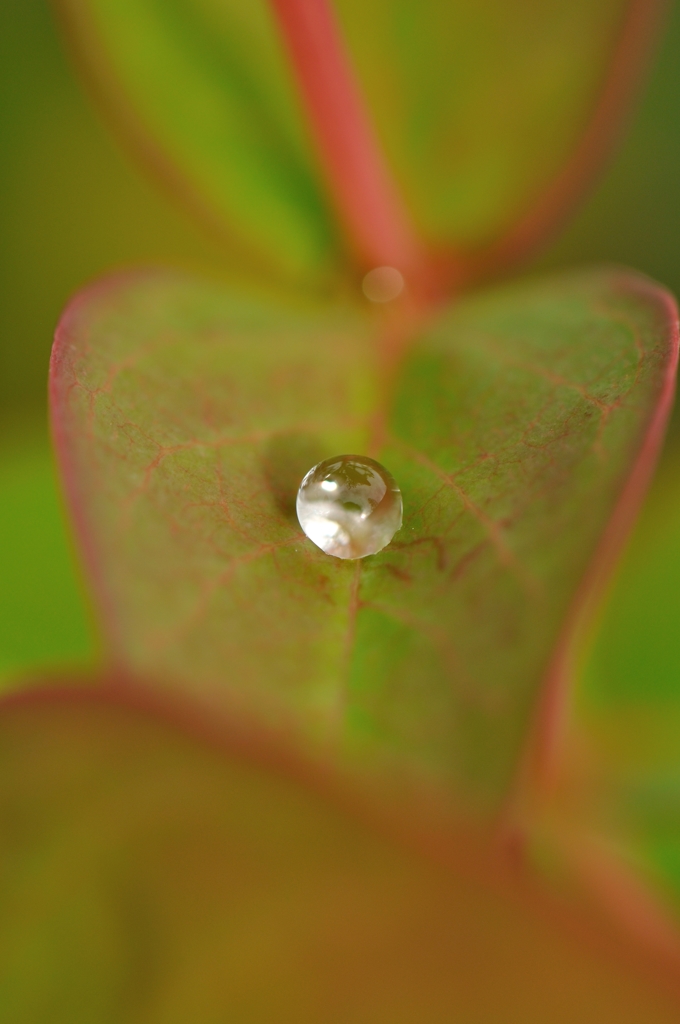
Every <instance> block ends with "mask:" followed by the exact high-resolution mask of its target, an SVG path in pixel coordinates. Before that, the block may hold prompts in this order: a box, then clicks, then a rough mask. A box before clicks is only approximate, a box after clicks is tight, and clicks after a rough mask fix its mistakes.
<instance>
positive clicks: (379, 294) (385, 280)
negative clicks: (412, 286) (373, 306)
mask: <svg viewBox="0 0 680 1024" xmlns="http://www.w3.org/2000/svg"><path fill="white" fill-rule="evenodd" d="M361 287H362V289H363V293H364V295H365V296H366V298H367V299H369V300H370V301H371V302H392V300H393V299H396V298H398V297H399V296H400V295H401V293H402V292H403V290H404V278H403V277H402V275H401V274H400V273H399V271H398V270H397V268H396V267H374V268H373V270H369V272H368V273H367V274H366V276H365V277H364V279H363V281H362V282H361Z"/></svg>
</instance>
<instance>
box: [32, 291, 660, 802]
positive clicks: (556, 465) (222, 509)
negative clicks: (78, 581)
mask: <svg viewBox="0 0 680 1024" xmlns="http://www.w3.org/2000/svg"><path fill="white" fill-rule="evenodd" d="M403 315H405V313H403V314H402V318H403ZM402 326H403V325H402ZM385 330H387V331H388V333H387V338H389V336H390V335H389V330H390V328H389V325H388V327H387V328H386V327H385V324H384V323H383V322H382V321H381V320H379V319H377V318H375V317H370V316H369V315H368V314H366V313H365V312H364V311H362V310H360V309H355V308H349V307H347V308H337V309H329V308H328V307H315V306H312V305H309V304H307V305H305V304H303V303H302V302H300V303H299V304H297V305H295V304H294V303H293V301H292V300H290V299H288V300H287V302H284V301H283V300H276V299H274V298H271V297H270V298H267V297H264V296H262V295H259V296H251V297H248V296H245V295H238V294H236V293H234V292H233V291H232V292H229V291H226V290H223V289H222V288H220V287H219V286H212V285H210V284H207V283H203V282H201V281H199V280H193V279H190V278H184V277H180V276H176V275H164V274H160V273H159V274H156V275H146V276H145V275H137V276H128V277H123V278H115V279H112V280H110V281H109V282H108V283H107V282H105V283H103V284H101V285H99V286H97V287H95V288H94V289H92V290H90V291H89V292H85V293H83V295H82V296H81V297H80V298H79V299H78V300H77V301H76V302H75V303H74V304H73V306H72V307H71V308H70V310H69V311H67V313H66V315H65V318H64V320H63V321H62V324H61V327H60V330H59V332H58V340H57V344H56V348H55V354H54V359H53V378H52V396H53V415H54V422H55V428H56V431H57V439H58V445H59V447H60V452H61V464H62V470H63V472H64V474H65V479H66V481H67V488H68V492H69V494H70V500H71V505H72V510H73V514H74V516H75V519H76V522H77V524H78V526H79V530H80V540H81V545H82V547H83V550H84V552H85V555H86V557H87V559H88V563H89V569H90V574H91V578H92V580H93V582H94V585H95V588H96V591H97V600H98V604H99V610H100V613H101V615H102V616H103V618H104V620H105V628H106V631H107V633H108V638H109V644H110V648H111V651H112V654H113V657H114V658H115V659H116V660H117V661H118V662H119V663H122V664H124V665H127V666H128V668H131V669H132V670H133V671H134V672H135V673H138V674H141V675H142V676H151V677H152V678H153V677H157V678H158V680H159V682H160V684H161V685H162V686H168V685H170V686H171V687H175V688H176V687H179V688H180V689H182V690H184V691H185V692H187V693H190V694H191V695H192V696H194V697H197V698H199V699H200V700H201V701H202V703H203V705H204V707H207V708H208V709H210V710H211V713H214V712H215V711H217V710H220V711H222V712H223V713H224V712H226V713H229V711H230V710H233V709H234V708H240V709H241V710H243V709H244V708H245V709H246V710H247V711H248V712H249V713H253V712H255V713H256V714H257V715H259V716H260V717H261V718H262V719H263V720H264V721H266V722H269V723H270V724H274V725H276V727H277V728H280V729H282V730H283V731H287V730H288V731H292V732H293V733H294V734H295V735H296V736H297V737H298V740H299V741H300V742H302V743H303V744H304V745H309V744H311V745H312V748H313V749H319V747H321V748H323V747H326V748H328V747H330V748H332V749H334V750H336V751H337V752H338V755H339V756H340V757H341V758H347V757H349V758H350V760H351V761H352V762H353V763H354V764H355V765H356V764H361V765H362V770H364V771H366V770H368V771H369V772H370V771H371V770H372V769H374V768H375V767H376V766H377V765H380V764H383V763H387V764H392V765H394V764H398V765H401V770H405V771H406V772H407V774H415V777H416V778H423V777H424V778H426V779H431V780H434V781H435V783H436V785H437V786H438V787H439V788H442V787H443V788H444V790H445V791H448V792H449V794H451V793H452V794H453V795H454V796H455V798H456V799H458V800H460V799H462V800H464V801H465V802H467V803H470V804H472V805H474V806H476V807H477V808H478V809H489V808H490V807H495V806H497V805H498V802H499V800H501V799H502V798H503V796H504V795H506V794H507V789H508V786H509V785H510V784H511V782H512V780H513V778H514V776H515V774H516V770H517V761H518V757H519V754H520V750H521V748H522V745H523V744H524V743H526V738H527V730H528V728H529V724H530V722H531V721H533V718H534V716H535V704H536V700H537V694H538V692H539V687H540V683H541V680H542V678H543V677H544V675H545V673H546V671H547V669H548V665H549V661H550V655H551V650H552V648H553V646H554V644H555V642H556V639H557V636H558V633H559V631H560V626H561V623H562V621H563V619H564V617H565V614H566V612H567V609H568V608H570V607H571V605H572V602H573V599H574V592H575V589H576V587H577V585H578V584H579V582H580V580H581V579H582V577H583V574H584V571H585V569H586V567H587V566H588V564H589V562H590V560H591V559H592V557H593V553H594V550H595V547H596V544H597V541H598V538H599V537H600V534H601V533H602V531H603V529H604V528H605V526H606V524H607V521H608V520H609V518H610V516H611V515H612V511H613V508H614V506H615V504H616V503H617V500H618V498H619V495H620V494H621V493H622V488H623V486H624V482H625V481H626V478H627V476H628V474H629V473H630V472H631V466H632V464H633V462H634V461H635V460H636V459H637V458H638V454H639V453H640V452H641V448H642V445H643V440H644V439H645V438H646V437H647V441H645V449H644V459H645V460H646V461H647V462H649V460H650V459H651V458H652V456H653V450H652V449H653V447H654V444H653V442H654V438H656V434H655V435H654V438H652V441H651V442H650V440H649V437H648V431H649V430H650V424H652V422H655V428H654V429H655V430H657V433H658V427H659V426H660V423H661V420H660V419H659V414H661V415H663V412H664V409H665V408H666V407H667V404H668V398H669V391H668V387H667V384H668V374H669V371H670V369H672V360H673V334H672V332H673V322H672V320H671V319H670V311H669V305H668V299H667V297H666V296H665V294H664V293H663V292H661V291H660V290H658V289H657V288H656V287H655V286H654V285H652V284H651V283H650V282H648V281H647V280H646V279H643V278H640V277H636V276H635V275H633V274H630V273H628V272H623V271H613V272H604V271H598V272H591V273H589V274H588V273H587V274H581V275H569V276H565V277H562V278H555V279H548V280H546V281H544V282H539V283H535V284H524V285H515V286H513V287H512V288H507V289H504V290H501V291H499V292H497V293H492V294H487V295H486V296H483V297H481V296H480V297H478V298H474V299H472V300H468V302H467V303H465V304H461V305H459V306H457V307H456V309H455V310H449V311H442V312H440V313H439V315H438V317H436V318H435V319H434V320H432V321H431V322H428V323H427V324H425V325H422V326H420V327H415V326H414V327H413V331H414V339H415V340H414V343H413V345H412V347H411V349H410V350H409V351H408V353H407V355H406V357H405V361H404V363H403V365H402V367H401V370H400V372H399V373H398V376H397V378H396V379H395V380H394V382H393V386H392V389H391V393H390V394H386V383H385V382H386V381H388V380H389V375H390V372H391V371H390V369H389V367H390V365H391V363H390V361H391V359H392V355H391V354H390V353H389V352H388V351H387V350H385V349H384V348H382V347H381V345H380V343H379V342H380V337H381V332H382V334H383V335H384V332H385ZM383 341H384V337H383ZM371 342H376V343H377V344H373V345H371ZM381 353H382V356H381ZM385 360H386V361H385ZM664 403H665V405H664ZM657 406H659V408H658V409H657ZM655 417H656V419H655ZM367 450H368V451H369V452H370V453H371V454H374V455H376V456H377V457H378V458H379V459H380V460H381V461H382V462H384V464H385V465H386V466H387V467H388V468H389V469H390V470H391V471H392V472H393V474H394V476H395V478H396V480H397V482H398V483H399V485H400V486H401V489H402V491H403V495H404V502H405V522H404V527H403V529H402V531H401V532H400V533H399V534H397V536H396V538H395V540H394V541H393V543H392V544H391V546H390V547H388V548H387V549H386V550H385V551H383V552H381V553H380V554H379V555H376V556H372V557H370V558H368V559H365V560H362V561H360V562H355V563H347V562H342V561H340V560H338V559H333V558H331V557H329V556H327V555H325V554H323V553H322V552H321V551H319V549H317V548H316V547H314V545H312V544H311V542H309V541H307V540H306V539H305V538H304V537H303V536H302V534H301V533H300V530H299V527H298V525H297V522H296V521H295V518H294V515H293V514H292V504H293V501H294V497H295V491H296V489H297V486H298V482H299V480H300V479H301V477H302V475H303V473H304V472H305V471H306V469H308V468H309V466H310V465H311V463H313V462H314V461H316V460H317V459H318V458H323V457H330V456H331V455H335V454H339V453H341V452H352V451H354V452H365V451H367ZM626 500H627V501H628V500H629V499H626ZM633 504H634V503H633ZM626 509H627V511H626V514H632V511H633V510H632V508H630V509H628V507H627V506H626ZM624 511H625V510H624ZM621 514H622V513H621V511H620V510H619V513H618V515H619V527H617V528H620V520H621Z"/></svg>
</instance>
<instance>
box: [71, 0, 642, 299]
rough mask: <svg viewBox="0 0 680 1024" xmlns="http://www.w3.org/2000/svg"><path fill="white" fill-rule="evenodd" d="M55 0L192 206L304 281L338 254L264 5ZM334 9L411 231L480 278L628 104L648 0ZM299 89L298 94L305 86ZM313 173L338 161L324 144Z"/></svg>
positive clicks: (555, 200) (372, 4)
mask: <svg viewBox="0 0 680 1024" xmlns="http://www.w3.org/2000/svg"><path fill="white" fill-rule="evenodd" d="M58 6H59V9H60V10H61V11H62V13H63V15H64V17H65V21H66V24H67V27H68V29H69V31H70V34H71V37H72V39H73V40H75V43H76V46H77V49H78V50H79V51H80V54H81V59H82V61H83V63H84V65H85V67H86V70H87V73H88V76H89V77H90V78H91V79H92V80H93V81H94V83H95V85H96V87H97V89H98V91H99V92H100V93H101V94H102V95H103V97H104V99H105V102H106V106H107V108H108V109H109V110H112V111H114V112H115V113H116V114H117V118H118V121H119V122H120V123H122V124H123V125H124V126H125V128H126V131H127V134H128V136H131V137H132V139H133V141H135V143H136V144H137V146H138V148H140V149H141V150H142V151H143V152H144V153H145V154H146V156H147V158H148V159H149V158H150V159H151V160H152V162H153V163H154V164H155V165H156V166H157V167H165V170H166V177H167V176H169V178H170V180H171V181H174V183H175V185H177V186H179V187H180V188H181V190H182V191H183V192H185V193H187V192H188V193H190V194H191V195H192V196H193V197H194V198H193V202H194V205H197V206H198V207H200V208H202V209H203V211H204V213H206V212H207V214H208V215H209V216H210V217H211V218H212V219H213V220H216V221H217V222H219V223H220V224H222V225H223V226H227V227H228V228H229V230H230V231H231V232H232V234H233V235H235V236H236V237H238V238H240V239H241V241H242V242H245V243H247V244H248V246H249V247H250V248H251V249H252V250H254V251H257V252H258V253H259V254H260V255H261V256H263V257H264V259H265V260H266V261H268V262H269V263H270V264H271V265H275V266H276V267H278V268H279V269H283V270H284V271H285V272H287V273H288V274H297V275H300V276H302V277H305V278H307V279H310V278H316V279H317V280H318V279H319V277H321V278H323V277H324V276H327V275H329V274H331V273H333V272H334V271H335V270H337V268H338V266H342V265H343V264H344V263H345V260H346V256H345V254H344V250H343V245H342V243H341V241H340V239H339V236H338V232H337V228H336V226H335V217H334V214H333V213H332V212H331V209H330V206H329V199H328V197H327V194H326V192H327V185H328V182H324V173H322V170H321V166H322V163H323V157H324V156H326V157H328V154H327V153H326V154H324V152H323V145H322V144H320V143H319V140H318V139H316V140H315V138H314V134H315V132H316V131H317V130H318V127H319V126H318V124H317V125H316V127H314V124H313V118H311V117H310V113H309V110H308V109H307V108H308V105H309V103H310V95H309V94H308V95H307V97H306V99H304V98H302V95H301V93H300V91H299V85H298V82H297V81H296V76H295V70H294V67H293V62H292V58H291V56H290V54H289V53H288V52H287V49H286V46H287V44H284V41H283V35H282V32H281V28H280V26H279V24H278V22H277V20H276V18H275V17H274V15H273V13H272V9H271V8H272V7H273V6H275V5H274V4H270V2H269V0H248V3H247V4H244V3H237V2H235V0H163V2H159V0H87V2H84V0H58ZM288 6H289V7H291V6H296V7H299V5H290V4H289V5H288ZM303 6H304V5H303ZM334 8H335V10H336V13H337V16H338V19H339V24H340V29H341V37H342V38H343V39H344V44H343V43H342V42H341V44H340V49H341V50H342V49H343V48H344V45H346V47H347V50H348V53H349V60H350V64H351V65H352V66H353V67H354V68H355V70H356V73H357V75H358V84H359V88H360V92H361V93H362V94H363V96H364V99H365V103H366V109H367V114H368V119H369V123H370V124H372V126H373V128H374V129H375V132H376V134H377V139H378V144H379V145H378V149H379V150H381V151H382V152H384V154H385V156H386V157H387V163H388V165H389V167H390V169H391V173H392V174H393V176H394V178H395V180H396V184H397V187H398V191H399V192H400V193H401V196H402V198H403V199H404V201H405V204H406V207H407V209H408V211H409V212H410V215H411V218H412V220H413V222H414V225H415V231H416V234H420V235H422V236H423V238H424V239H425V240H426V241H428V242H429V243H430V245H431V246H433V247H434V248H435V249H436V250H443V251H444V252H445V253H446V254H448V255H449V256H450V254H451V252H452V251H453V252H454V253H455V255H456V257H457V260H458V262H459V263H460V261H461V259H462V267H460V266H459V268H458V269H459V271H461V270H462V273H463V275H464V276H466V275H467V276H469V275H470V274H472V275H475V276H477V275H479V274H480V273H486V272H488V271H489V270H492V269H494V268H495V267H496V266H497V265H498V264H499V263H503V262H507V261H508V260H513V259H515V258H516V256H517V255H518V254H519V253H520V252H521V251H523V250H524V249H525V248H526V247H527V246H529V245H531V244H533V243H535V242H536V240H537V239H538V238H539V237H541V236H542V234H543V233H544V232H545V230H546V229H547V228H548V227H550V225H551V224H552V223H553V222H554V221H555V219H556V218H557V217H559V216H561V215H562V213H563V212H564V209H565V207H567V206H568V205H569V203H570V202H572V201H573V198H574V196H575V195H576V194H578V192H579V191H580V190H581V189H582V187H583V186H584V184H585V183H586V182H587V180H588V178H589V177H590V176H591V174H592V171H593V168H594V166H596V165H597V163H598V162H599V160H600V159H601V157H602V156H603V153H604V152H605V151H606V149H607V147H608V144H609V142H610V141H611V137H612V134H613V131H614V129H615V127H616V125H617V124H618V120H619V117H620V114H621V112H622V110H623V109H625V107H626V105H627V101H628V100H629V97H630V94H631V92H632V86H633V84H634V83H635V80H636V78H637V74H638V71H639V65H640V60H641V57H642V56H643V55H644V54H645V53H646V52H647V49H648V43H649V36H650V26H651V24H652V23H653V21H654V16H655V14H656V12H657V9H658V4H657V3H656V2H646V0H645V2H640V0H597V2H594V0H570V2H568V3H566V2H560V0H555V2H551V3H549V4H533V3H530V4H521V3H508V2H507V0H502V2H501V0H489V2H487V3H485V4H483V5H482V6H481V7H480V4H479V0H457V2H456V3H442V2H440V0H398V2H397V3H395V2H394V0H389V2H388V0H361V2H357V0H337V2H336V3H335V4H334ZM300 10H302V8H300ZM291 17H293V18H301V19H302V18H303V14H302V13H299V14H292V15H291ZM321 63H322V64H323V57H322V59H321ZM307 85H308V90H309V93H310V94H311V97H312V98H313V97H314V95H316V94H318V93H319V90H318V89H315V87H314V85H313V83H309V82H308V83H307ZM331 113H333V112H329V113H328V115H327V116H325V115H324V116H322V117H321V121H322V122H323V123H328V122H330V121H333V117H332V116H331ZM335 114H336V115H337V112H335ZM317 149H319V151H317ZM320 157H321V158H322V161H321V163H320ZM335 157H337V154H335ZM333 159H334V156H333V154H331V156H330V161H331V163H332V162H333ZM338 174H340V177H342V173H341V172H338V169H337V167H336V168H335V177H336V178H337V177H338ZM325 175H326V176H330V178H333V176H334V171H333V168H332V167H330V168H329V166H328V160H327V161H326V167H325ZM357 191H361V188H359V187H357ZM336 198H337V197H336ZM461 254H462V256H461ZM383 262H384V260H383Z"/></svg>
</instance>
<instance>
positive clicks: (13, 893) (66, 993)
mask: <svg viewBox="0 0 680 1024" xmlns="http://www.w3.org/2000/svg"><path fill="white" fill-rule="evenodd" d="M0 820H2V821H3V824H4V826H5V827H4V828H3V830H2V832H1V833H0V904H1V905H2V914H1V915H0V952H1V953H2V970H1V971H0V1020H2V1022H3V1024H43V1022H45V1024H47V1022H49V1024H95V1022H96V1024H129V1022H135V1024H189V1022H196V1024H218V1022H220V1024H222V1022H225V1024H226V1022H229V1024H232V1022H233V1024H242V1022H244V1021H248V1022H249V1024H272V1022H273V1021H276V1022H277V1024H302V1022H304V1024H347V1022H348V1021H351V1022H352V1024H413V1022H414V1021H423V1022H427V1024H451V1021H454V1020H464V1021H466V1022H467V1021H474V1022H478V1024H487V1022H503V1024H505V1022H508V1024H509V1022H512V1024H515V1022H520V1021H521V1022H522V1024H524V1022H526V1024H530V1022H531V1024H533V1022H537V1024H539V1022H540V1024H543V1022H546V1021H550V1024H574V1022H575V1021H578V1022H584V1024H585V1022H587V1024H591V1022H592V1024H609V1022H610V1021H611V1022H612V1024H613V1022H615V1024H672V1022H673V1021H674V1020H675V1019H676V1010H675V1008H674V1007H673V1006H672V1005H670V1001H669V1000H668V999H667V998H666V997H665V996H664V994H663V992H659V991H655V990H654V986H653V985H652V984H650V981H649V979H645V978H644V976H642V977H638V975H637V973H636V972H634V971H631V972H628V973H627V974H624V975H621V974H620V973H619V971H617V969H616V952H617V950H616V944H615V943H614V944H611V942H609V941H607V937H606V934H603V933H600V934H598V928H597V924H595V926H594V928H593V930H592V931H591V932H590V934H589V935H588V937H587V940H586V941H585V942H584V941H583V938H582V936H581V935H580V934H579V933H578V932H572V933H569V932H562V933H560V932H559V931H558V930H556V929H554V928H553V927H552V924H551V921H550V917H549V915H548V913H547V908H546V906H545V905H544V904H543V903H542V901H541V900H540V899H537V898H536V894H535V893H532V892H530V891H527V889H526V888H525V887H524V886H522V885H521V884H517V882H516V881H512V880H510V879H509V878H507V877H504V876H503V875H500V874H499V873H497V872H494V871H493V870H489V867H488V865H487V864H486V862H485V857H484V855H481V856H480V855H479V853H477V856H476V857H474V858H473V857H471V856H470V854H471V853H472V852H474V848H472V849H468V850H467V851H466V841H465V840H466V837H465V836H461V837H459V839H458V842H457V843H456V846H455V849H456V853H455V855H454V864H453V866H454V867H455V870H450V867H449V869H446V868H444V867H441V866H437V865H435V864H433V863H432V862H431V861H429V860H428V859H427V858H424V857H422V856H418V855H416V854H414V852H412V851H409V850H408V849H404V848H403V847H401V846H400V845H399V844H396V843H394V842H393V841H392V840H391V839H390V837H389V835H388V834H385V835H381V834H380V832H376V830H374V829H373V828H368V827H366V826H365V825H363V824H362V823H361V821H357V820H356V818H354V817H353V816H350V815H347V814H346V813H344V811H343V810H342V809H341V807H339V806H338V805H337V803H335V802H334V801H333V799H332V798H331V799H329V795H328V794H323V793H322V792H319V791H318V790H317V789H315V787H313V786H309V785H301V784H300V782H299V781H296V780H295V778H294V776H293V777H291V773H289V772H287V771H286V768H285V764H284V765H283V767H282V770H279V771H278V772H276V771H267V770H265V769H263V768H262V766H261V765H258V764H257V763H253V762H252V761H251V760H250V759H249V758H248V756H246V757H243V752H241V754H240V755H237V756H234V754H233V752H228V751H224V750H217V749H211V747H210V745H209V744H206V743H204V742H199V741H197V740H196V738H192V737H188V736H187V735H186V734H184V733H183V732H182V731H180V730H178V729H175V728H172V727H168V724H167V723H165V722H162V721H159V720H158V719H157V718H155V717H154V716H152V715H148V714H144V713H140V712H139V711H137V712H135V711H134V710H132V709H130V708H126V707H125V706H124V705H123V706H117V704H116V703H114V702H107V701H99V702H98V701H97V700H96V699H95V700H91V699H88V698H85V699H80V700H74V699H71V700H70V701H68V702H66V703H64V702H60V701H58V700H56V701H52V700H50V699H49V698H48V699H44V698H43V699H42V701H41V700H40V699H38V700H33V701H31V700H29V701H27V702H25V703H23V704H22V703H21V702H19V703H18V704H16V705H15V706H13V707H12V706H9V707H8V706H5V707H4V709H3V716H2V721H1V722H0ZM473 859H474V862H473V863H472V864H471V863H470V861H471V860H473Z"/></svg>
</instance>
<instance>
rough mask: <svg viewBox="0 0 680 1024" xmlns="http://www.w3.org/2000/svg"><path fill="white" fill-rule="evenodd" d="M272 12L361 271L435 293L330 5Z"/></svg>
mask: <svg viewBox="0 0 680 1024" xmlns="http://www.w3.org/2000/svg"><path fill="white" fill-rule="evenodd" d="M271 5H272V9H273V11H274V13H275V15H276V17H277V19H278V22H279V25H280V28H281V31H282V34H283V37H284V40H285V43H286V47H287V50H288V53H289V55H290V58H291V61H292V65H293V68H294V71H295V75H296V77H297V81H298V85H299V88H300V91H301V93H302V98H303V102H304V105H305V109H306V111H307V114H308V116H309V120H310V123H311V127H312V131H313V133H314V137H315V140H316V143H317V146H318V151H319V157H320V159H321V162H322V165H323V169H324V172H325V174H326V179H327V184H328V186H329V190H330V192H331V196H332V198H333V200H334V203H335V206H336V209H337V212H338V214H339V216H340V219H341V222H342V224H343V227H344V229H345V232H346V235H347V237H348V240H349V242H350V245H351V247H352V249H353V250H354V252H355V254H356V257H357V259H358V261H359V263H360V265H361V267H362V269H364V270H368V269H370V268H372V267H376V266H392V267H396V268H397V269H398V270H400V271H401V273H402V274H403V275H404V279H405V280H406V282H407V284H408V285H409V286H410V288H411V289H412V290H415V291H416V292H427V291H432V277H433V272H432V269H431V267H430V261H429V258H428V255H427V253H426V250H425V246H424V245H423V244H422V242H421V240H420V239H419V237H418V235H417V233H416V231H415V228H414V227H413V225H412V224H411V221H410V217H409V215H408V211H407V210H406V208H405V206H404V204H403V202H402V198H401V196H400V195H399V190H398V188H397V186H396V183H395V182H394V181H393V179H392V176H391V174H390V171H389V169H388V167H387V164H386V162H385V159H384V157H383V154H382V152H381V149H380V145H379V142H378V140H377V138H376V136H375V133H374V131H373V127H372V125H371V122H370V118H369V116H368V113H367V111H366V108H365V104H364V101H363V97H362V95H361V91H360V88H359V85H358V83H357V80H356V77H355V75H354V71H353V68H352V67H351V64H350V61H349V58H348V55H347V53H346V52H345V47H344V45H343V41H342V38H341V33H340V28H339V25H338V24H337V20H336V18H335V16H334V14H333V11H332V10H331V6H330V3H329V0H271ZM428 282H429V284H428Z"/></svg>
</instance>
